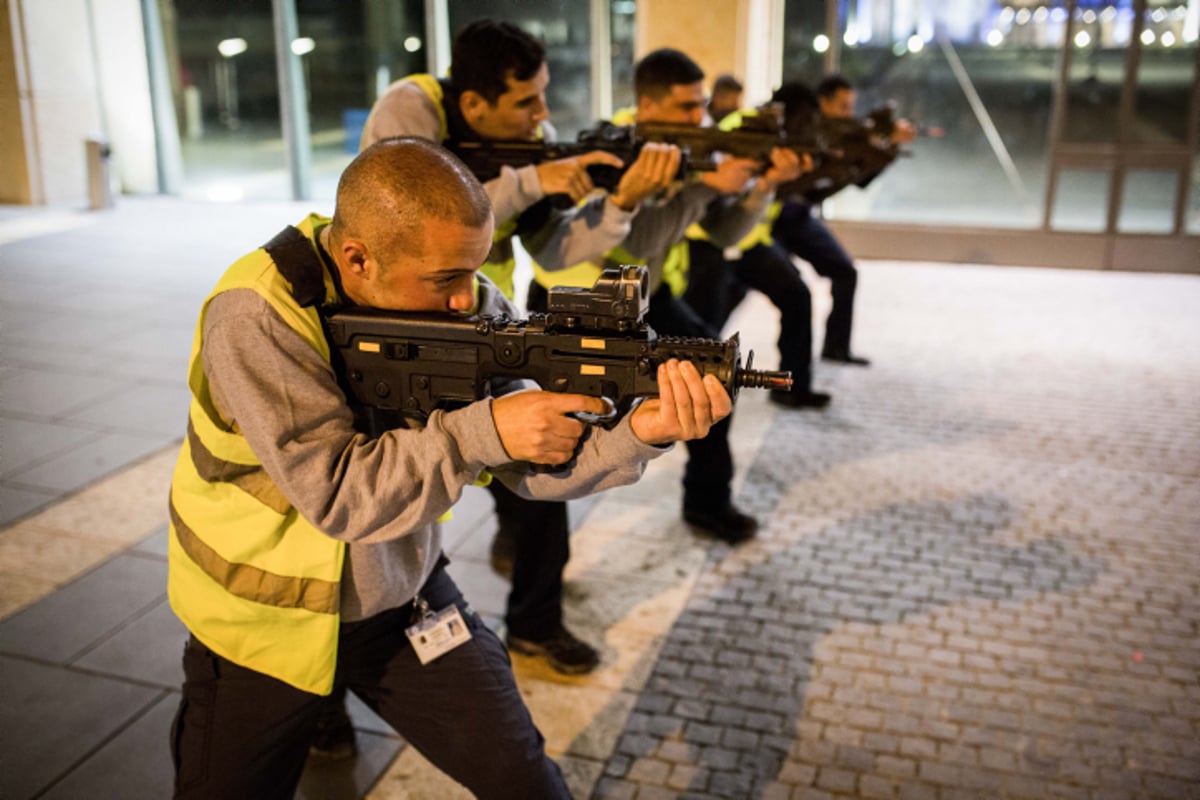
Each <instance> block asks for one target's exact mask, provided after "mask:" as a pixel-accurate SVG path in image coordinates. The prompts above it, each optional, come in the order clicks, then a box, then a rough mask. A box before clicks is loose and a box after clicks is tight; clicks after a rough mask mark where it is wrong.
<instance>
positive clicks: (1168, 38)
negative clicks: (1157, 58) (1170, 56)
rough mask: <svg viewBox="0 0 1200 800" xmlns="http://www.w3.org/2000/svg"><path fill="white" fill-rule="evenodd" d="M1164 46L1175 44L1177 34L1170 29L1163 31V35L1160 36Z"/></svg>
mask: <svg viewBox="0 0 1200 800" xmlns="http://www.w3.org/2000/svg"><path fill="white" fill-rule="evenodd" d="M1159 41H1160V42H1162V46H1163V47H1170V46H1172V45H1173V44H1175V34H1173V33H1171V32H1170V31H1163V35H1162V36H1160V37H1159Z"/></svg>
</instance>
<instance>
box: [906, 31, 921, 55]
mask: <svg viewBox="0 0 1200 800" xmlns="http://www.w3.org/2000/svg"><path fill="white" fill-rule="evenodd" d="M924 49H925V40H924V39H922V38H921V37H920V36H918V35H917V34H915V33H914V34H913V35H912V36H910V37H908V52H910V53H919V52H921V51H922V50H924Z"/></svg>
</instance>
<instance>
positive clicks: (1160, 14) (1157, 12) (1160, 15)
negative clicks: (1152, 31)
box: [1150, 8, 1167, 22]
mask: <svg viewBox="0 0 1200 800" xmlns="http://www.w3.org/2000/svg"><path fill="white" fill-rule="evenodd" d="M1166 18H1167V12H1166V11H1163V10H1162V9H1161V8H1156V9H1154V10H1153V11H1151V12H1150V19H1152V20H1154V21H1155V22H1162V21H1163V20H1165V19H1166Z"/></svg>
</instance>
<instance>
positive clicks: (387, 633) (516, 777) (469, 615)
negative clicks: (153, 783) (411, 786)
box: [171, 568, 570, 800]
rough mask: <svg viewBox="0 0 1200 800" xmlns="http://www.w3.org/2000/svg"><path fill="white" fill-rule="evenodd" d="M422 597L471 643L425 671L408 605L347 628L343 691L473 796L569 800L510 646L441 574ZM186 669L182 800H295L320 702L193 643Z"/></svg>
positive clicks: (339, 678)
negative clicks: (452, 616)
mask: <svg viewBox="0 0 1200 800" xmlns="http://www.w3.org/2000/svg"><path fill="white" fill-rule="evenodd" d="M421 596H422V597H425V598H426V599H427V601H428V602H429V605H430V606H431V607H432V608H434V609H442V608H445V607H447V606H448V605H450V604H451V603H453V604H454V605H456V606H457V607H458V608H459V610H460V611H461V612H462V615H463V620H464V621H465V622H466V624H467V627H468V628H470V630H471V635H472V638H471V640H470V641H469V642H467V643H465V644H463V645H461V646H459V647H457V648H455V649H454V650H451V651H450V652H448V653H446V654H444V655H442V656H441V657H440V658H438V659H436V660H435V661H433V662H431V663H429V664H426V665H425V666H422V665H421V663H420V662H419V661H418V659H417V656H416V654H415V653H414V652H413V649H412V647H411V645H410V644H409V642H408V639H407V637H406V636H405V635H404V629H405V628H406V627H408V626H409V625H410V624H411V623H412V609H411V608H410V607H409V606H405V607H402V608H398V609H393V610H391V611H386V612H384V613H382V614H377V615H376V616H374V617H371V618H370V619H366V620H362V621H359V622H350V623H345V624H343V625H342V626H341V633H340V635H339V637H338V663H337V674H336V679H335V681H336V684H337V685H338V686H345V687H346V688H348V689H349V690H350V691H352V692H354V693H355V694H356V695H358V696H359V697H360V698H361V699H362V701H363V702H364V703H366V705H367V706H369V707H370V708H371V709H372V710H373V711H374V712H375V713H377V714H379V716H381V717H382V718H383V719H385V720H386V721H387V722H388V723H389V724H390V725H391V726H392V727H393V728H395V729H396V731H397V732H398V733H399V734H400V735H401V736H403V737H404V739H405V740H406V741H407V742H408V743H410V744H411V745H412V746H413V747H415V748H417V750H418V751H419V752H420V753H421V754H422V755H424V756H425V757H426V758H428V759H429V761H430V762H432V763H433V764H434V765H435V766H437V767H438V768H439V769H441V770H442V771H444V772H445V773H446V774H448V775H450V776H451V777H452V778H454V779H455V780H456V781H458V782H459V783H461V784H463V785H464V786H466V787H467V788H468V789H469V790H471V791H472V792H473V793H474V794H475V795H476V796H477V797H481V798H512V800H518V799H520V800H524V798H531V797H539V798H541V797H546V798H567V797H570V793H569V791H568V789H567V787H566V784H565V782H564V781H563V777H562V772H561V771H560V770H559V768H558V766H557V765H556V764H555V763H554V762H553V761H552V760H550V758H549V757H547V755H546V752H545V740H544V739H543V737H542V734H541V733H540V732H539V731H538V729H537V728H536V727H535V726H534V723H533V719H532V718H531V717H530V715H529V710H528V709H527V708H526V706H525V703H524V701H523V700H522V698H521V694H520V692H519V691H518V690H517V684H516V681H515V679H514V678H513V673H512V666H511V663H510V662H509V659H508V651H507V650H506V649H505V647H504V645H503V643H501V642H500V640H499V638H498V637H497V636H496V635H495V634H494V633H492V631H491V630H490V629H489V628H488V627H487V626H486V625H484V624H483V622H482V621H481V620H480V619H479V617H478V615H476V614H475V612H473V611H471V610H470V609H469V607H468V606H467V604H466V602H465V601H464V600H463V597H462V594H461V593H460V592H459V590H458V587H457V586H455V584H454V581H453V580H452V579H451V578H450V576H449V575H448V574H446V572H445V570H444V569H441V568H439V569H438V570H436V571H435V572H434V574H433V576H431V577H430V579H429V581H428V582H427V583H426V585H425V587H424V588H422V590H421ZM183 667H184V675H185V680H184V685H183V697H182V700H181V701H180V706H179V711H178V712H177V714H176V717H175V722H174V724H173V725H172V728H171V752H172V755H173V757H174V760H175V796H176V797H177V798H194V799H196V800H199V799H200V798H203V799H204V800H221V799H224V798H228V799H229V800H233V798H238V799H239V800H242V799H244V798H250V797H253V798H256V800H269V799H274V798H278V800H290V798H292V797H293V796H294V794H295V791H296V786H297V784H298V783H299V780H300V774H301V772H302V770H303V768H304V761H305V758H306V757H307V755H308V746H309V742H310V740H311V738H312V733H313V727H314V725H315V723H316V720H317V715H318V712H319V711H320V708H321V705H322V701H323V699H324V698H322V697H320V696H318V695H315V694H310V693H308V692H304V691H301V690H300V689H297V688H295V687H293V686H290V685H288V684H286V683H283V682H282V681H279V680H277V679H275V678H272V677H269V676H266V675H263V674H262V673H259V672H255V671H254V670H251V669H247V668H245V667H242V666H239V665H237V664H234V663H233V662H231V661H228V660H226V659H224V658H222V657H221V656H218V655H217V654H216V653H214V652H212V651H211V650H210V649H209V648H208V647H206V646H205V645H204V644H203V643H202V642H201V641H199V640H198V639H197V638H196V637H194V636H193V637H191V638H190V639H189V640H188V643H187V645H186V647H185V649H184V655H183Z"/></svg>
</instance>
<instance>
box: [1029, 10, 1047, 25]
mask: <svg viewBox="0 0 1200 800" xmlns="http://www.w3.org/2000/svg"><path fill="white" fill-rule="evenodd" d="M1048 16H1050V10H1049V9H1048V8H1046V7H1045V6H1038V8H1037V11H1035V12H1033V21H1034V22H1036V23H1038V24H1039V25H1040V24H1042V23H1043V22H1045V21H1046V17H1048Z"/></svg>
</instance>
